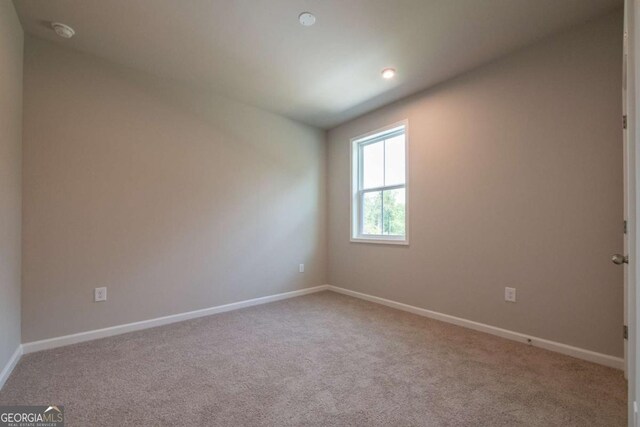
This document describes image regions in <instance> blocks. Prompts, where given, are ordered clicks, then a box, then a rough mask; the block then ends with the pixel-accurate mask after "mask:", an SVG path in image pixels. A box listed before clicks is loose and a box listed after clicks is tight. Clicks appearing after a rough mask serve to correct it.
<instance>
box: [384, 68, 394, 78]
mask: <svg viewBox="0 0 640 427" xmlns="http://www.w3.org/2000/svg"><path fill="white" fill-rule="evenodd" d="M395 75H396V70H394V69H393V68H385V69H384V70H382V78H385V79H387V80H388V79H392V78H394V77H395Z"/></svg>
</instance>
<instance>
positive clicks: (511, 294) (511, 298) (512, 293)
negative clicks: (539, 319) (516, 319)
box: [504, 288, 516, 302]
mask: <svg viewBox="0 0 640 427" xmlns="http://www.w3.org/2000/svg"><path fill="white" fill-rule="evenodd" d="M504 300H505V301H508V302H516V288H504Z"/></svg>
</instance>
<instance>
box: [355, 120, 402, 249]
mask: <svg viewBox="0 0 640 427" xmlns="http://www.w3.org/2000/svg"><path fill="white" fill-rule="evenodd" d="M401 129H402V130H404V162H405V165H404V167H405V169H404V173H405V180H404V182H405V183H404V185H389V186H382V187H378V188H370V189H367V190H366V192H370V191H380V190H392V189H394V188H403V187H404V189H405V193H404V194H405V210H406V211H405V218H404V220H405V227H404V236H389V235H384V234H383V235H377V234H376V235H371V234H362V198H363V194H364V193H365V190H362V189H361V187H362V164H361V162H362V156H361V149H362V147H363V146H365V145H367V144H371V143H373V142H375V141H379V140H380V139H381V137H383V136H387V135H388V134H390V133H392V132H394V131H396V130H398V131H399V130H401ZM349 150H350V153H351V242H354V243H382V244H388V245H408V244H409V121H408V120H402V121H400V122H396V123H393V124H391V125H388V126H385V127H383V128H380V129H376V130H374V131H372V132H368V133H366V134H364V135H359V136H356V137H355V138H351V140H350V144H349Z"/></svg>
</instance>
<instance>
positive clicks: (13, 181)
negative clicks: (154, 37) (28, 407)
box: [0, 1, 23, 371]
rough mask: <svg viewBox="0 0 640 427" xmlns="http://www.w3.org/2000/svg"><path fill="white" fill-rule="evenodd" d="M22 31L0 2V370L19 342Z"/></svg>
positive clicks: (6, 5)
mask: <svg viewBox="0 0 640 427" xmlns="http://www.w3.org/2000/svg"><path fill="white" fill-rule="evenodd" d="M22 48H23V34H22V27H21V26H20V22H19V21H18V16H17V15H16V12H15V10H14V9H13V3H11V2H9V1H3V2H0V94H2V96H0V371H2V369H3V368H4V367H5V365H6V364H7V362H9V360H10V358H11V356H12V355H13V353H14V352H15V351H16V349H17V348H18V346H19V345H20V269H21V267H20V252H21V238H20V228H21V210H22V208H21V206H22V199H21V181H22V178H21V175H22V142H21V141H22Z"/></svg>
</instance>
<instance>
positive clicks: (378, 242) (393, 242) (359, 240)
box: [351, 237, 409, 246]
mask: <svg viewBox="0 0 640 427" xmlns="http://www.w3.org/2000/svg"><path fill="white" fill-rule="evenodd" d="M351 243H373V244H376V245H396V246H409V240H408V239H404V240H399V239H372V238H362V237H352V238H351Z"/></svg>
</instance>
